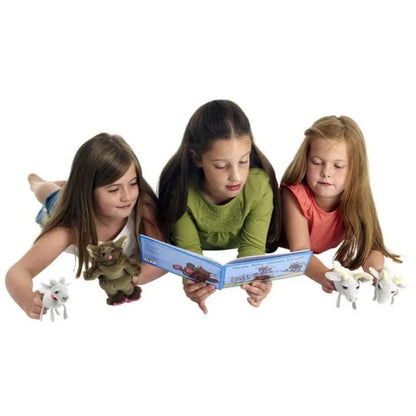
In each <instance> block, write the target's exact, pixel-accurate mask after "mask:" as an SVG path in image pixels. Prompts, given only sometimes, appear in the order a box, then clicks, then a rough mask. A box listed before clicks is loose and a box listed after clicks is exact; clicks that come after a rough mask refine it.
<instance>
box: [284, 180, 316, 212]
mask: <svg viewBox="0 0 416 416" xmlns="http://www.w3.org/2000/svg"><path fill="white" fill-rule="evenodd" d="M281 189H282V190H284V189H285V190H287V191H288V192H290V194H291V195H292V196H293V197H294V198H295V200H296V201H297V203H298V205H299V207H300V208H301V211H302V213H303V215H304V216H307V213H308V212H310V210H311V209H312V208H313V206H314V203H313V201H314V198H313V194H312V191H311V190H310V189H309V187H308V186H307V185H305V184H304V183H298V184H296V185H287V184H285V183H282V184H281ZM282 197H283V199H284V198H285V192H283V193H282Z"/></svg>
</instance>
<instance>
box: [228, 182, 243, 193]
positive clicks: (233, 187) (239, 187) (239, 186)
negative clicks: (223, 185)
mask: <svg viewBox="0 0 416 416" xmlns="http://www.w3.org/2000/svg"><path fill="white" fill-rule="evenodd" d="M227 189H228V190H229V191H234V192H235V191H239V190H240V189H241V184H238V185H227Z"/></svg>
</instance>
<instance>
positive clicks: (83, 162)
mask: <svg viewBox="0 0 416 416" xmlns="http://www.w3.org/2000/svg"><path fill="white" fill-rule="evenodd" d="M132 163H133V164H134V166H135V169H136V174H137V183H138V186H139V190H140V193H139V198H138V201H137V203H136V206H135V207H134V219H135V234H136V237H138V235H139V232H140V230H141V218H142V210H143V205H144V204H145V203H155V201H156V196H155V194H154V192H153V191H152V189H151V187H150V186H149V185H148V184H147V182H146V181H145V180H144V178H143V176H142V171H141V167H140V164H139V161H138V159H137V157H136V155H135V154H134V152H133V150H132V149H131V147H130V146H129V145H128V144H127V143H126V142H125V141H124V139H123V138H121V137H120V136H116V135H110V134H107V133H101V134H98V135H97V136H95V137H93V138H92V139H90V140H88V141H87V142H85V143H84V144H83V145H82V146H81V147H80V148H79V149H78V151H77V153H76V154H75V157H74V160H73V162H72V167H71V172H70V175H69V178H68V181H67V182H66V183H65V185H64V187H63V189H62V191H61V192H60V194H59V196H58V200H57V204H56V207H55V209H54V211H53V214H52V216H51V218H50V219H49V220H48V221H47V222H46V224H45V225H44V227H43V229H42V232H41V234H40V235H39V237H38V239H39V238H40V237H41V236H42V235H43V234H45V233H46V232H48V231H50V230H51V229H53V228H54V227H58V226H62V227H75V228H76V230H77V239H78V242H77V245H78V257H79V264H78V270H77V274H76V276H77V277H79V276H80V274H81V270H82V267H83V266H85V267H88V264H89V261H90V257H89V254H88V251H87V245H88V244H94V245H97V244H98V239H97V231H96V226H95V221H94V192H93V191H94V189H95V188H97V187H101V186H106V185H109V184H111V183H113V182H115V181H116V180H117V179H119V178H120V177H122V176H123V175H124V174H125V173H126V172H127V170H128V169H129V167H130V166H131V164H132Z"/></svg>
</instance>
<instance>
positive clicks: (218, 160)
mask: <svg viewBox="0 0 416 416" xmlns="http://www.w3.org/2000/svg"><path fill="white" fill-rule="evenodd" d="M250 153H251V150H249V151H248V152H247V153H245V154H244V155H242V156H240V159H242V158H243V157H245V156H247V155H249V154H250ZM227 160H228V159H227V158H224V159H211V161H212V162H221V161H227Z"/></svg>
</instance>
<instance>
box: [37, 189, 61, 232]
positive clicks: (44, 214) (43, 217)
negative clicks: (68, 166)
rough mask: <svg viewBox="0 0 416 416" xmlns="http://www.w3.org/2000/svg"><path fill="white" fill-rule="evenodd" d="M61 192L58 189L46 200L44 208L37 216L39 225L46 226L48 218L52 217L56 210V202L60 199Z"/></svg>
mask: <svg viewBox="0 0 416 416" xmlns="http://www.w3.org/2000/svg"><path fill="white" fill-rule="evenodd" d="M59 191H60V189H57V190H56V191H53V192H52V193H50V194H49V195H48V196H47V197H46V198H45V202H44V203H43V206H42V208H41V209H40V211H39V212H38V215H36V222H37V223H38V224H39V225H44V224H45V222H46V221H47V220H48V218H49V217H50V216H51V213H52V211H53V209H54V208H55V205H56V201H57V199H58V194H59Z"/></svg>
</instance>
